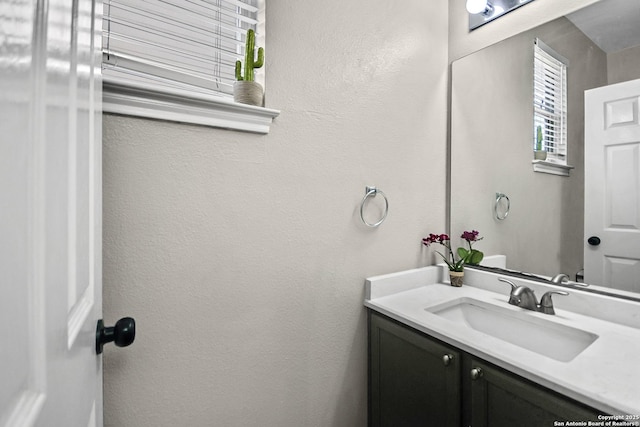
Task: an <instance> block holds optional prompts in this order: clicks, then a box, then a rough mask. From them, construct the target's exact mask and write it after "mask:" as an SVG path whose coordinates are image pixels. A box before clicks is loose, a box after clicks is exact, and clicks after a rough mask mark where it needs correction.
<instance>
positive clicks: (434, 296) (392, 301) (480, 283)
mask: <svg viewBox="0 0 640 427" xmlns="http://www.w3.org/2000/svg"><path fill="white" fill-rule="evenodd" d="M442 275H443V274H442V271H441V268H440V267H425V268H421V269H416V270H408V271H405V272H399V273H394V274H389V275H384V276H377V277H372V278H369V279H367V282H366V285H367V294H366V299H365V306H367V307H369V308H371V309H372V310H375V311H377V312H379V313H382V314H384V315H386V316H389V317H391V318H393V319H395V320H397V321H399V322H401V323H404V324H405V325H407V326H410V327H412V328H414V329H417V330H419V331H422V332H424V333H426V334H428V335H431V336H433V337H435V338H437V339H440V340H442V341H444V342H446V343H448V344H451V345H452V346H455V347H457V348H459V349H461V350H463V351H466V352H467V353H470V354H472V355H474V356H477V357H480V358H482V359H484V360H486V361H488V362H491V363H493V364H495V365H497V366H500V367H502V368H505V369H507V370H509V371H511V372H513V373H515V374H518V375H520V376H522V377H524V378H527V379H530V380H532V381H534V382H536V383H538V384H540V385H542V386H545V387H548V388H550V389H552V390H555V391H557V392H559V393H561V394H564V395H566V396H568V397H571V398H573V399H575V400H577V401H579V402H582V403H584V404H586V405H588V406H591V407H593V408H596V409H598V410H601V411H603V412H606V413H607V414H611V415H640V366H639V365H640V327H639V326H638V325H637V321H636V319H637V318H638V317H639V316H640V303H637V302H630V301H623V300H619V299H617V298H611V297H606V296H602V295H597V294H589V293H587V292H581V291H579V290H577V289H564V290H566V291H568V292H570V294H571V295H569V296H557V297H556V296H554V299H553V300H554V304H555V307H556V314H555V315H546V314H542V313H537V312H534V311H529V310H524V309H522V308H519V307H514V306H512V305H509V304H508V303H507V301H508V298H509V292H510V289H509V285H507V284H502V283H500V282H498V280H497V277H498V275H496V274H495V273H489V272H484V271H478V270H470V269H467V273H466V274H465V285H463V286H462V287H460V288H456V287H452V286H450V285H449V284H448V283H441V282H442V280H441V279H440V277H441V276H442ZM509 280H512V281H514V282H515V283H516V284H517V285H519V284H525V285H527V286H530V287H531V288H532V289H534V290H535V291H536V294H537V295H542V293H543V292H544V291H545V290H548V289H558V288H555V287H553V286H552V285H544V284H540V283H536V282H530V281H527V280H522V279H514V278H511V277H509ZM494 281H495V284H494V283H493V282H494ZM474 283H475V284H474ZM460 297H467V298H473V299H476V300H480V301H484V302H488V303H491V304H496V305H500V306H501V307H502V306H504V307H506V308H508V309H510V310H518V311H524V312H526V313H528V314H530V315H531V316H539V317H540V316H541V317H543V318H544V319H545V320H550V321H553V322H556V323H559V324H563V325H567V326H571V327H574V328H578V329H581V330H584V331H588V332H590V333H593V334H596V335H598V338H597V339H596V340H595V341H594V342H593V343H592V344H591V345H589V347H587V348H586V349H585V350H584V351H582V352H581V353H580V354H578V355H577V356H576V357H575V358H574V359H572V360H570V361H568V362H561V361H558V360H554V359H552V358H549V357H546V356H543V355H541V354H538V353H536V352H534V351H530V350H527V349H524V348H522V347H519V346H517V345H514V344H510V343H508V342H506V341H502V340H500V339H498V338H494V337H492V336H490V335H487V334H484V333H482V332H479V331H476V330H474V329H471V328H470V327H466V326H464V325H462V324H458V323H455V322H452V321H450V320H447V319H445V318H442V317H440V316H438V315H436V314H433V313H431V312H429V311H427V310H426V308H428V307H431V306H434V305H437V304H441V303H444V302H447V301H451V300H453V299H457V298H460ZM577 304H580V305H581V306H583V308H584V309H583V310H581V309H579V308H576V306H577ZM565 307H566V308H565ZM580 311H582V312H580ZM616 319H627V320H626V321H625V322H622V323H619V322H617V321H616ZM623 323H626V324H623Z"/></svg>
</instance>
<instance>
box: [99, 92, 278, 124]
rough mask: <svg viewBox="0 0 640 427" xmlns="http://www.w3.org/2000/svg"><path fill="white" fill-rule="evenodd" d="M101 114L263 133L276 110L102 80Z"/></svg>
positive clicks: (223, 99)
mask: <svg viewBox="0 0 640 427" xmlns="http://www.w3.org/2000/svg"><path fill="white" fill-rule="evenodd" d="M102 110H103V112H105V113H115V114H123V115H127V116H137V117H146V118H151V119H160V120H169V121H174V122H181V123H192V124H198V125H204V126H211V127H217V128H225V129H234V130H239V131H244V132H254V133H261V134H266V133H269V128H270V127H271V123H272V122H273V119H274V118H275V117H277V116H278V115H279V114H280V111H278V110H272V109H269V108H263V107H256V106H253V105H245V104H239V103H236V102H233V101H231V100H228V99H225V98H219V97H216V96H211V95H199V94H194V93H191V92H188V91H182V90H179V89H163V91H162V92H160V91H158V90H156V89H154V88H152V87H145V86H143V85H140V86H137V85H136V86H133V85H127V84H122V83H118V82H114V81H107V80H104V81H103V95H102Z"/></svg>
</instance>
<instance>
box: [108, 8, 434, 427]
mask: <svg viewBox="0 0 640 427" xmlns="http://www.w3.org/2000/svg"><path fill="white" fill-rule="evenodd" d="M434 3H435V5H434ZM267 24H268V39H267V51H266V60H267V67H268V68H267V71H266V73H267V85H268V92H267V105H268V106H269V107H272V108H278V109H281V111H282V113H281V115H280V116H279V117H278V118H277V119H276V122H275V124H274V126H273V128H272V131H271V133H270V134H269V135H267V136H258V135H252V134H243V133H238V132H233V131H225V130H217V129H210V128H205V127H198V126H190V125H182V124H176V123H168V122H160V121H153V120H145V119H136V118H130V117H120V116H112V115H106V116H105V118H104V312H105V319H106V320H107V322H108V323H113V322H114V321H115V320H116V319H117V318H119V317H121V316H124V315H131V316H133V317H135V318H136V320H137V324H138V336H137V339H136V342H135V343H134V344H133V345H132V346H131V347H129V348H127V349H116V348H115V347H110V348H108V349H105V358H104V360H105V425H106V426H114V427H116V426H117V427H127V426H132V427H133V426H135V427H145V426H153V427H158V426H189V427H192V426H225V427H227V426H242V427H247V426H260V427H264V426H277V427H283V426H285V427H286V426H292V427H299V426H305V427H307V426H323V427H325V426H345V427H353V426H364V425H366V406H367V394H366V366H367V358H366V354H367V353H366V331H367V330H366V316H365V310H364V309H363V305H362V302H363V291H364V279H365V277H368V276H372V275H377V274H381V273H387V272H392V271H398V270H404V269H409V268H414V267H418V266H422V265H426V264H430V263H433V262H434V260H435V259H434V258H433V256H427V254H426V253H425V252H424V251H423V250H422V248H421V246H420V238H421V237H422V236H423V235H424V234H425V233H428V232H442V231H444V226H445V215H446V213H445V210H446V209H445V204H446V195H445V191H446V190H445V178H446V164H445V163H446V123H447V111H446V99H447V3H446V1H445V0H438V1H428V2H425V1H423V0H407V1H405V2H403V4H402V6H401V7H400V6H399V5H398V4H397V3H394V2H388V1H374V2H365V1H362V0H354V1H349V2H342V1H337V0H328V1H324V2H317V1H311V0H303V1H297V2H290V1H283V0H270V1H269V3H268V6H267ZM366 185H376V186H378V187H380V188H381V189H382V190H383V191H385V193H386V194H387V196H388V197H389V202H390V213H389V217H388V219H387V221H386V222H385V223H384V224H383V225H382V226H381V227H380V228H379V229H376V230H372V229H367V228H366V227H364V226H363V225H362V224H361V223H360V220H359V218H358V205H359V203H360V200H361V198H362V196H363V195H364V189H365V186H366Z"/></svg>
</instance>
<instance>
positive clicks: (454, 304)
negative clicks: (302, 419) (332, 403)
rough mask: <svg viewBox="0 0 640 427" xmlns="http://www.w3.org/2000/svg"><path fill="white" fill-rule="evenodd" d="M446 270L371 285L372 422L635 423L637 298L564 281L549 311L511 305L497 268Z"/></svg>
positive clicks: (638, 410) (639, 408) (639, 421)
mask: <svg viewBox="0 0 640 427" xmlns="http://www.w3.org/2000/svg"><path fill="white" fill-rule="evenodd" d="M443 273H444V271H443V270H442V269H441V268H440V267H427V268H423V269H417V270H409V271H406V272H400V273H395V274H390V275H385V276H378V277H373V278H370V279H368V280H367V283H366V285H367V297H366V300H365V306H367V307H368V309H369V310H368V320H369V425H371V426H403V427H404V426H414V425H415V426H425V425H433V426H436V425H437V426H473V427H479V426H488V427H500V426H516V425H517V426H532V427H540V426H561V425H588V422H589V421H591V422H592V423H593V424H591V425H607V424H606V422H608V421H616V422H623V421H624V422H627V423H629V424H626V425H640V388H639V387H638V385H640V373H638V370H637V369H635V365H636V363H637V360H638V357H637V355H638V354H640V353H638V352H639V351H640V327H639V326H640V325H639V324H637V323H639V322H638V320H637V317H636V316H637V314H635V312H640V304H639V303H637V302H632V301H625V300H621V299H616V298H611V297H606V296H602V295H597V294H588V293H586V292H582V291H580V290H577V289H575V290H574V289H566V288H564V290H567V291H568V292H569V293H570V295H568V296H554V302H555V306H556V307H555V310H556V314H555V315H548V314H543V313H538V312H533V311H529V310H524V309H522V308H520V307H515V306H513V305H509V304H508V303H507V301H508V300H509V291H510V289H509V286H508V285H505V284H504V283H501V282H499V281H498V278H499V277H501V276H499V275H497V274H495V273H489V272H485V271H480V270H471V269H468V270H467V273H466V275H465V282H466V283H465V285H464V286H462V287H461V288H455V287H452V286H450V285H449V284H448V283H443V282H444V280H443V279H442V278H443V277H444V276H445V275H444V274H443ZM509 279H510V280H513V281H516V282H517V284H518V285H522V284H524V285H527V286H530V287H531V288H532V289H533V290H534V291H535V293H536V295H538V296H540V295H542V294H543V293H545V292H547V291H549V290H557V289H558V288H557V287H556V286H554V285H551V284H542V283H536V282H531V281H527V280H519V279H513V278H509ZM612 417H615V418H612ZM570 422H574V423H578V424H570ZM581 422H584V424H579V423H581ZM596 423H602V424H596ZM609 425H613V424H609ZM617 425H625V424H617Z"/></svg>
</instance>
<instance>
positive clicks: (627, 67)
mask: <svg viewBox="0 0 640 427" xmlns="http://www.w3.org/2000/svg"><path fill="white" fill-rule="evenodd" d="M629 6H631V7H632V10H628V9H627V8H628V7H629ZM629 17H631V22H630V23H627V21H628V19H627V18H629ZM639 20H640V4H639V3H638V2H636V1H628V0H602V1H600V2H598V3H595V4H593V5H591V6H587V7H585V8H584V9H582V10H580V11H578V12H576V13H573V14H571V15H568V16H567V17H562V18H559V19H556V20H553V21H551V22H547V23H545V24H542V25H540V26H538V27H536V28H534V29H531V30H528V31H525V32H523V33H521V34H518V35H516V36H513V37H511V38H509V39H506V40H503V41H501V42H499V43H497V44H495V45H492V46H489V47H487V48H485V49H482V50H480V51H477V52H475V53H472V54H470V55H468V56H466V57H463V58H461V59H459V60H457V61H454V62H453V63H452V65H451V67H452V68H451V76H452V80H451V148H450V149H451V198H450V203H451V206H450V212H451V230H450V231H451V233H452V235H453V236H457V235H460V234H461V233H462V231H463V230H471V229H475V230H478V231H480V235H481V236H484V239H483V240H482V241H481V242H479V243H477V244H476V245H475V247H476V248H477V249H480V250H482V251H483V252H484V253H485V254H503V255H506V257H507V268H508V269H512V270H517V271H525V272H532V273H536V274H539V275H544V276H554V275H556V274H558V273H565V274H567V275H569V277H570V279H571V280H579V281H580V280H581V272H582V271H583V268H584V261H583V257H584V256H583V252H584V250H585V245H587V243H586V239H587V237H588V236H585V231H584V209H585V206H584V192H585V179H584V178H585V177H584V136H585V135H584V122H585V119H584V91H585V90H588V89H592V88H596V87H601V86H606V85H609V84H613V83H618V82H622V81H627V80H634V79H640V34H638V31H639V28H640V26H638V25H637V22H639ZM536 38H539V39H540V40H542V41H543V42H544V43H545V44H547V45H548V46H550V47H551V48H552V49H553V50H555V51H556V52H557V53H559V54H560V55H561V56H563V57H564V58H567V59H568V61H569V66H568V69H567V71H568V74H567V86H568V94H567V99H568V118H567V131H568V138H567V147H568V154H567V163H568V164H569V165H570V166H572V167H573V169H571V170H570V174H569V176H566V177H565V176H558V175H553V174H548V173H540V172H534V170H533V163H532V160H533V139H534V132H533V49H534V40H535V39H536ZM609 40H611V42H609ZM615 43H622V44H620V45H617V44H615ZM620 46H624V48H621V47H620ZM635 114H636V115H637V114H638V112H637V111H636V112H635ZM587 191H588V190H587ZM497 194H504V195H506V196H507V197H508V201H509V212H508V216H507V217H506V218H504V219H498V216H505V215H504V212H502V211H503V210H504V198H503V199H502V200H501V202H500V203H501V206H500V207H499V210H500V211H501V212H500V213H501V215H496V210H495V203H496V195H497ZM639 209H640V207H639ZM639 231H640V230H639ZM456 243H457V242H454V244H456ZM630 262H632V261H630ZM585 282H589V278H588V277H586V278H585ZM590 284H591V285H605V284H603V283H595V282H592V283H590ZM620 289H624V290H623V291H620V295H623V294H626V293H627V291H631V292H640V279H639V280H638V282H637V283H635V284H629V286H627V287H626V288H624V287H622V288H620Z"/></svg>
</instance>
